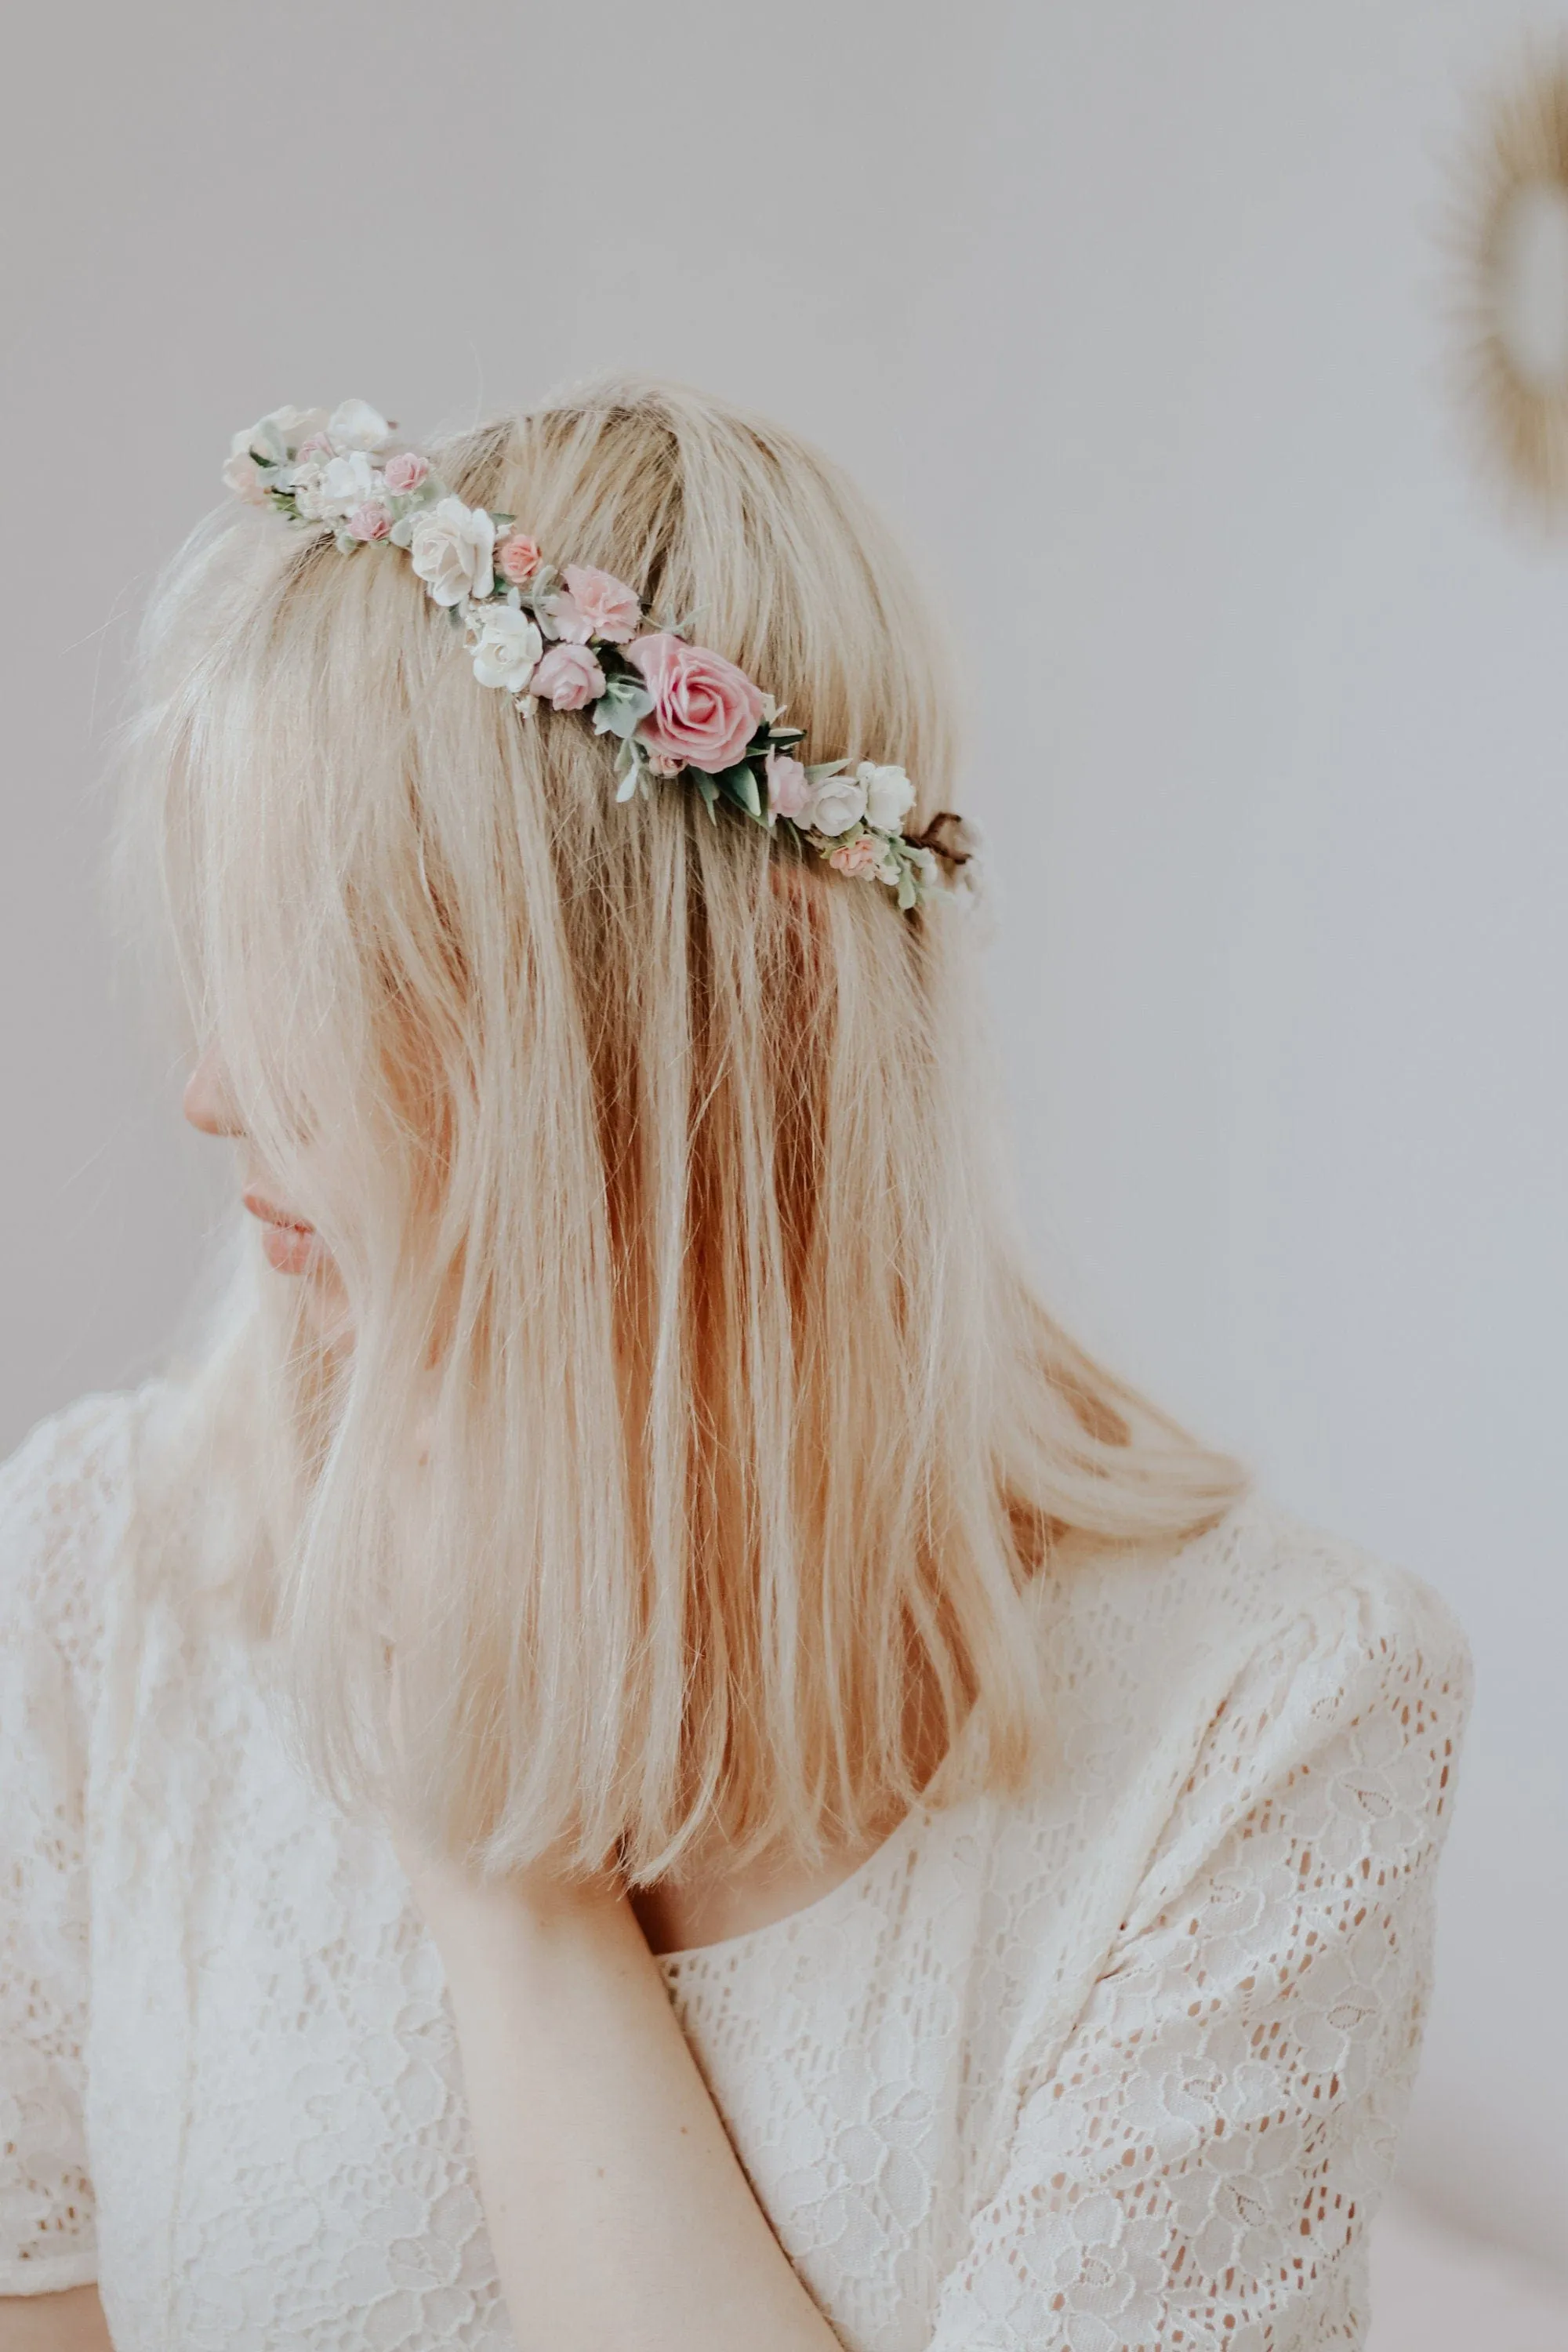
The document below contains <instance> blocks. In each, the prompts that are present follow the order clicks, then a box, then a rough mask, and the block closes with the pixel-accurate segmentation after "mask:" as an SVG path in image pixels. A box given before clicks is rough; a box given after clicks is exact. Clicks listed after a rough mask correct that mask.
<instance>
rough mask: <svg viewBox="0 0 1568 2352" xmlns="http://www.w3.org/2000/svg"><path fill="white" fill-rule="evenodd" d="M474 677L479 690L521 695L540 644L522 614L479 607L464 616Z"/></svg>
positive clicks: (493, 606) (497, 607)
mask: <svg viewBox="0 0 1568 2352" xmlns="http://www.w3.org/2000/svg"><path fill="white" fill-rule="evenodd" d="M468 644H469V646H470V647H471V648H472V651H473V656H474V676H475V677H477V678H478V679H479V684H480V685H481V686H504V687H505V688H506V690H507V692H508V693H509V694H521V693H522V691H523V689H524V688H526V686H527V684H528V681H529V679H530V678H531V677H532V676H533V673H534V669H535V667H536V666H537V664H538V661H539V657H540V656H541V654H542V652H543V651H544V640H543V638H542V636H541V635H540V634H539V631H538V629H537V628H536V627H535V626H534V625H533V623H532V622H531V620H530V618H529V616H528V614H526V613H520V612H519V611H518V610H517V608H516V606H515V605H512V604H479V605H477V606H476V607H475V608H474V610H473V611H472V612H471V613H470V614H468Z"/></svg>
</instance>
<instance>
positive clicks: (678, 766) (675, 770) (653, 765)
mask: <svg viewBox="0 0 1568 2352" xmlns="http://www.w3.org/2000/svg"><path fill="white" fill-rule="evenodd" d="M647 764H648V772H649V773H650V774H651V775H655V776H679V773H680V771H681V770H682V768H684V767H685V765H686V762H685V761H684V760H667V759H666V758H665V756H664V753H663V752H662V751H650V752H649V753H648V755H647Z"/></svg>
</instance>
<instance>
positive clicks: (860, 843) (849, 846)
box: [827, 833, 882, 874]
mask: <svg viewBox="0 0 1568 2352" xmlns="http://www.w3.org/2000/svg"><path fill="white" fill-rule="evenodd" d="M881 856H882V845H881V843H880V842H879V840H878V839H877V837H876V835H874V834H870V833H862V834H860V835H858V837H857V838H856V839H855V840H854V841H841V842H840V843H839V845H838V846H837V849H832V850H829V852H828V854H827V862H828V864H829V866H837V868H838V871H839V872H840V874H869V873H870V872H871V871H872V869H873V868H874V867H875V866H877V865H878V864H879V861H880V859H881Z"/></svg>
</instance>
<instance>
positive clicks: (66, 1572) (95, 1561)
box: [0, 1381, 163, 1669]
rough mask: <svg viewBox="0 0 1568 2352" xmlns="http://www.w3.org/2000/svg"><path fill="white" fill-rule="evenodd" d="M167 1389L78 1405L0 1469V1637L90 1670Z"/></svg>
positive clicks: (155, 1387)
mask: <svg viewBox="0 0 1568 2352" xmlns="http://www.w3.org/2000/svg"><path fill="white" fill-rule="evenodd" d="M162 1391H163V1383H161V1382H159V1381H149V1382H147V1383H146V1384H145V1385H143V1386H142V1387H141V1388H138V1389H134V1390H126V1391H116V1392H113V1393H93V1394H91V1395H88V1396H83V1397H79V1398H78V1399H77V1400H76V1402H74V1403H73V1404H68V1405H66V1406H63V1407H62V1408H61V1409H60V1410H59V1411H58V1412H52V1413H50V1414H48V1415H47V1416H46V1418H45V1419H44V1420H42V1421H40V1422H38V1423H37V1424H36V1426H35V1427H34V1428H33V1429H32V1430H31V1431H30V1432H29V1433H28V1434H27V1436H26V1437H25V1438H24V1439H23V1441H22V1443H21V1444H20V1445H19V1446H18V1447H17V1448H16V1451H15V1453H14V1454H11V1455H10V1457H9V1459H8V1460H6V1461H5V1463H3V1464H0V1639H5V1640H8V1641H11V1642H16V1641H18V1640H28V1639H33V1640H43V1641H47V1642H48V1643H51V1645H52V1646H53V1647H54V1648H55V1649H56V1650H57V1651H58V1652H59V1653H60V1654H62V1655H63V1657H64V1660H65V1662H66V1664H68V1666H69V1667H71V1668H73V1669H74V1668H79V1667H80V1666H81V1665H83V1664H85V1663H86V1661H87V1657H88V1654H89V1653H90V1652H91V1651H92V1650H93V1649H94V1647H95V1646H96V1639H97V1634H98V1632H99V1629H100V1623H101V1619H102V1614H103V1600H104V1593H105V1590H106V1587H107V1585H108V1583H109V1581H110V1578H111V1576H112V1573H113V1568H114V1563H115V1561H116V1559H117V1558H118V1556H119V1554H120V1550H121V1545H122V1542H123V1539H124V1536H125V1533H126V1529H127V1528H128V1525H129V1521H130V1516H131V1511H132V1503H133V1498H134V1490H135V1476H136V1458H137V1450H138V1444H139V1441H140V1439H141V1437H142V1432H143V1430H144V1429H145V1427H146V1424H147V1422H148V1419H149V1416H150V1415H151V1414H152V1412H153V1411H155V1409H156V1406H157V1402H158V1400H159V1398H160V1396H161V1394H162Z"/></svg>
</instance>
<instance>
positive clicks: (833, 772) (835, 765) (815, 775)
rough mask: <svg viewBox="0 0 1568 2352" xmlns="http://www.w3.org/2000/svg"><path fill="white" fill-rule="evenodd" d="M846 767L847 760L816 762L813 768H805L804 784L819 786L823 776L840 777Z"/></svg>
mask: <svg viewBox="0 0 1568 2352" xmlns="http://www.w3.org/2000/svg"><path fill="white" fill-rule="evenodd" d="M848 765H849V762H848V761H847V760H818V761H817V762H816V766H815V767H809V768H807V770H806V772H805V780H806V782H807V783H808V784H819V783H820V782H822V779H823V778H824V776H841V775H842V774H843V772H844V771H845V769H846V768H847V766H848Z"/></svg>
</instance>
